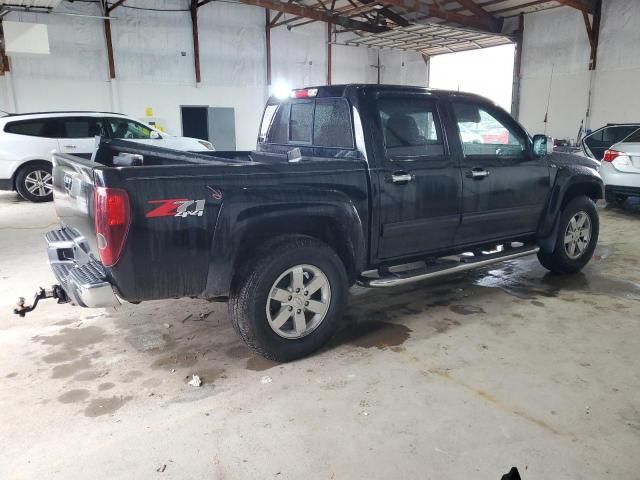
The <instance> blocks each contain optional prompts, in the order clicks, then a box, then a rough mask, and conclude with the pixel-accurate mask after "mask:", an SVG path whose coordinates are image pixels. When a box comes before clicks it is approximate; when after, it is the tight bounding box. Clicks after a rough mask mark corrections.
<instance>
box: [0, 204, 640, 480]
mask: <svg viewBox="0 0 640 480" xmlns="http://www.w3.org/2000/svg"><path fill="white" fill-rule="evenodd" d="M601 214H602V216H601V218H602V225H601V241H600V245H599V247H598V250H597V252H596V257H595V258H594V260H593V261H592V263H591V264H590V266H589V267H588V268H587V269H586V270H585V272H584V273H583V274H579V275H576V276H573V277H567V278H560V277H554V276H550V275H548V274H547V273H546V272H545V270H543V269H542V268H541V267H540V266H539V265H538V263H537V260H536V259H535V258H531V259H525V260H521V261H516V262H511V263H506V264H500V265H498V266H496V267H494V268H492V269H485V270H483V271H478V272H472V273H470V274H466V275H463V276H458V277H455V278H451V279H447V280H444V281H438V282H436V283H421V284H414V285H412V286H410V287H408V288H401V289H394V290H384V291H382V290H376V291H373V290H372V291H364V290H358V289H354V291H353V295H352V301H351V306H350V308H349V312H348V315H347V325H346V328H345V330H344V331H343V332H342V333H341V334H340V335H339V336H338V338H337V339H335V341H334V342H333V344H332V345H331V346H330V348H327V349H326V350H325V351H323V352H322V353H320V354H318V355H315V356H313V357H312V358H307V359H305V360H302V361H298V362H295V363H291V364H286V365H276V364H273V363H270V362H267V361H265V360H263V359H261V358H258V357H255V356H253V355H252V354H251V353H250V352H249V351H248V350H247V349H246V348H245V347H244V346H243V344H242V343H241V342H240V341H239V339H238V338H237V337H236V335H235V334H234V332H233V330H232V328H231V326H230V324H229V322H228V320H227V314H226V305H224V304H210V303H207V302H205V301H200V300H168V301H156V302H149V303H143V304H141V305H138V306H134V305H125V306H123V307H122V308H120V309H118V310H117V311H114V310H86V309H80V308H77V307H71V306H68V305H63V306H58V305H56V304H55V303H53V302H51V301H48V302H45V303H44V304H42V306H41V307H39V308H38V310H36V311H35V312H34V313H33V314H31V315H29V316H28V317H27V318H26V319H20V318H18V317H15V316H13V315H12V314H11V313H10V311H11V308H12V307H13V303H14V301H15V299H16V297H18V296H20V295H24V296H26V295H27V294H28V295H29V296H30V295H31V294H32V293H33V291H34V289H35V287H37V286H39V285H42V286H48V285H50V284H51V283H53V281H54V279H53V276H52V274H51V272H50V270H49V267H48V265H47V263H46V255H45V252H44V242H43V240H42V234H43V233H44V232H45V231H46V230H48V229H50V228H51V227H52V226H53V225H54V224H55V221H56V219H55V212H54V208H53V205H51V204H44V205H42V204H41V205H34V204H29V203H26V202H22V201H20V200H18V199H17V196H16V195H15V194H13V193H2V194H0V312H1V313H0V319H2V322H1V323H0V445H1V448H0V478H2V479H23V478H24V479H27V478H28V479H35V478H47V479H51V478H67V479H79V478H91V479H102V478H105V479H107V478H108V479H114V478H132V479H146V478H175V479H201V478H202V479H203V478H214V479H221V478H233V479H244V478H247V479H257V478H260V479H264V478H278V479H286V478H290V479H301V478H305V479H365V478H366V479H390V478H407V479H408V478H415V479H418V478H420V479H431V478H432V479H459V478H464V479H470V478H472V479H474V480H475V479H487V480H496V479H499V478H500V476H501V475H502V474H504V473H506V472H507V471H508V470H509V468H510V467H511V466H517V467H518V468H519V469H520V472H521V474H522V478H523V479H524V480H535V479H544V480H549V479H554V480H560V479H585V480H586V479H589V480H591V479H596V478H615V479H620V478H625V479H632V478H639V477H638V475H639V474H638V471H639V468H640V457H639V456H638V452H639V446H640V351H639V350H638V344H639V340H640V330H639V328H638V323H639V318H638V317H639V315H638V314H639V313H640V303H639V302H640V285H639V284H638V283H639V279H640V248H639V245H640V244H639V240H638V239H639V238H640V214H639V213H637V212H634V211H633V209H626V210H619V209H618V210H610V209H601ZM194 373H195V374H198V375H200V376H201V377H202V378H203V380H204V384H203V385H202V386H201V387H200V388H196V387H192V386H189V385H187V384H186V377H187V376H188V375H191V374H194Z"/></svg>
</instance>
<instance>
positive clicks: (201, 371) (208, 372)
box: [185, 367, 225, 385]
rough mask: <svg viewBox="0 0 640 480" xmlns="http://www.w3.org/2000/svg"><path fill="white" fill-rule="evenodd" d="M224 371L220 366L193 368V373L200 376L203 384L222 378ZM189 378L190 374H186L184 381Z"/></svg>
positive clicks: (186, 381)
mask: <svg viewBox="0 0 640 480" xmlns="http://www.w3.org/2000/svg"><path fill="white" fill-rule="evenodd" d="M224 372H225V370H224V368H220V367H204V368H197V369H195V370H194V374H195V375H198V377H200V380H202V384H203V385H211V384H213V383H214V382H215V381H216V380H217V379H219V378H224ZM191 378H192V377H191V375H188V376H187V377H186V378H185V383H188V382H189V380H191Z"/></svg>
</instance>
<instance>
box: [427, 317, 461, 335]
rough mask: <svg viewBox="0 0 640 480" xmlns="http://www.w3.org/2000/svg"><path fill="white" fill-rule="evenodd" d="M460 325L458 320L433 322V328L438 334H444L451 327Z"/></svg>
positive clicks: (442, 319) (440, 319)
mask: <svg viewBox="0 0 640 480" xmlns="http://www.w3.org/2000/svg"><path fill="white" fill-rule="evenodd" d="M460 325H462V324H461V323H460V322H459V321H458V320H452V319H450V318H438V319H436V320H435V321H434V322H433V328H435V329H436V332H438V333H444V332H446V331H447V330H449V329H450V328H451V327H454V326H455V327H459V326H460Z"/></svg>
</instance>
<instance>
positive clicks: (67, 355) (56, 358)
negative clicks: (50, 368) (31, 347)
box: [42, 348, 80, 363]
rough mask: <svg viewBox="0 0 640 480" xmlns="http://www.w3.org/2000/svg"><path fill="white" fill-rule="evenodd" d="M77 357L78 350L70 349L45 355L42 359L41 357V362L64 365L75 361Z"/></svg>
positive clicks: (78, 354)
mask: <svg viewBox="0 0 640 480" xmlns="http://www.w3.org/2000/svg"><path fill="white" fill-rule="evenodd" d="M78 356H80V352H79V351H78V350H75V349H72V348H70V349H65V350H60V351H59V352H53V353H50V354H49V355H45V356H44V357H42V360H44V361H45V362H46V363H64V362H70V361H72V360H75V359H76V358H78Z"/></svg>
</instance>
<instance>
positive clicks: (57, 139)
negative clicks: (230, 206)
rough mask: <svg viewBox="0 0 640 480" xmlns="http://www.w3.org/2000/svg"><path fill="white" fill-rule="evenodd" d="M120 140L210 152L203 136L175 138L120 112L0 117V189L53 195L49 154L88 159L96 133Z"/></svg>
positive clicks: (35, 197)
mask: <svg viewBox="0 0 640 480" xmlns="http://www.w3.org/2000/svg"><path fill="white" fill-rule="evenodd" d="M96 136H103V137H108V138H122V139H126V140H131V141H134V142H140V143H147V144H153V145H156V146H158V147H165V148H172V149H174V150H185V151H193V152H195V151H202V150H213V149H214V148H213V145H212V144H211V143H210V142H207V141H205V140H200V139H197V138H189V137H174V136H172V135H169V134H167V133H164V132H161V131H159V130H156V129H155V128H153V127H150V126H148V125H145V124H144V123H141V122H139V121H137V120H134V119H132V118H130V117H127V116H125V115H121V114H118V113H103V112H43V113H28V114H15V115H7V116H5V117H1V118H0V190H16V191H17V192H18V193H19V194H20V195H21V196H22V197H23V198H25V199H26V200H31V201H32V202H46V201H50V200H52V199H53V187H52V177H51V152H52V151H54V150H56V151H58V152H62V153H69V154H72V155H77V156H79V157H85V158H90V157H91V154H92V153H93V150H94V148H95V137H96Z"/></svg>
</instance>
